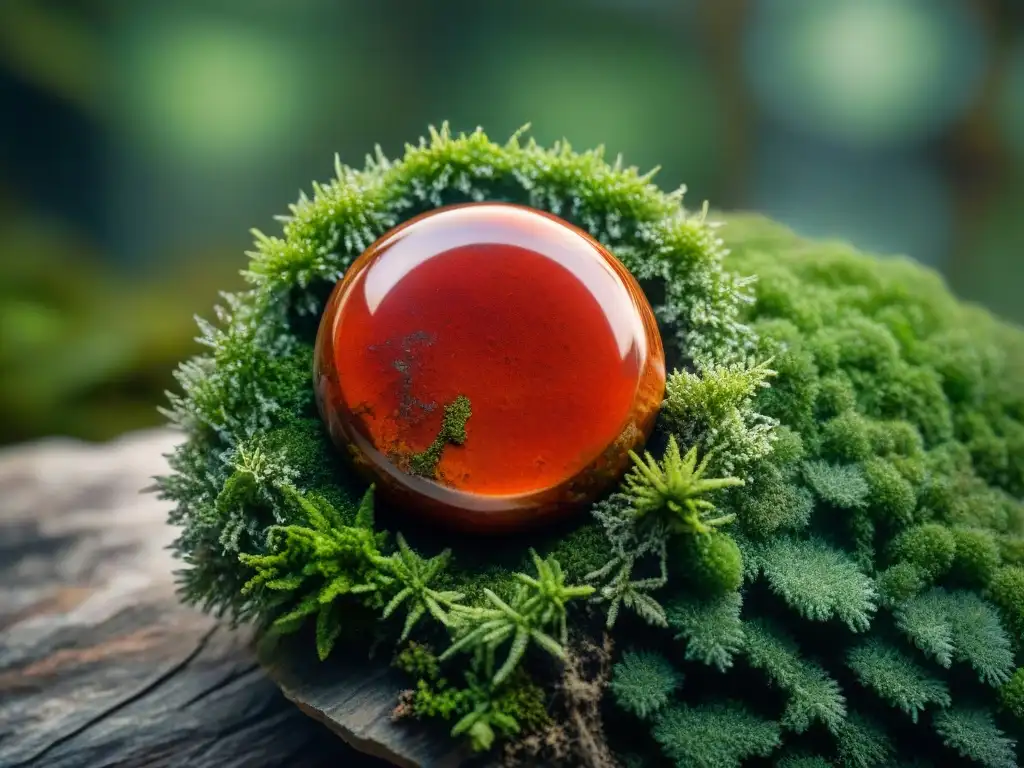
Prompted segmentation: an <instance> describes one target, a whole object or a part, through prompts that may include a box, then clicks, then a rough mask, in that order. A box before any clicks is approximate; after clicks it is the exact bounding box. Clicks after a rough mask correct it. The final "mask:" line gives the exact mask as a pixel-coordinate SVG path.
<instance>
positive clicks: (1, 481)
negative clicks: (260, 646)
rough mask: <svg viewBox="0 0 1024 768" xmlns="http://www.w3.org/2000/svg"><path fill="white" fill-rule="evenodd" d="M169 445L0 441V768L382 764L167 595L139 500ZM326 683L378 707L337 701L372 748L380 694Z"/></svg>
mask: <svg viewBox="0 0 1024 768" xmlns="http://www.w3.org/2000/svg"><path fill="white" fill-rule="evenodd" d="M176 439H178V438H177V436H176V435H175V434H173V433H171V432H168V431H163V430H158V431H152V432H144V433H138V434H134V435H130V436H127V437H125V438H122V439H120V440H118V441H115V442H113V443H109V444H105V445H101V446H93V445H87V444H83V443H76V442H72V441H65V440H50V441H44V442H41V443H38V444H33V445H29V446H18V447H14V448H8V449H5V450H3V451H0V767H2V768H28V766H46V767H47V768H65V767H67V768H71V767H76V766H88V767H89V768H92V767H93V766H172V765H173V766H185V765H187V766H190V767H192V766H195V767H198V768H203V767H204V766H210V767H211V768H213V767H214V766H216V767H217V768H232V767H234V766H239V767H241V766H297V767H299V768H304V767H307V766H327V765H332V766H334V765H344V766H352V768H357V767H359V768H368V767H369V766H378V765H382V763H380V762H379V761H377V760H373V759H370V758H363V757H362V756H360V755H358V754H357V753H355V752H353V751H352V750H350V749H349V748H348V747H346V746H345V744H344V743H343V742H342V741H341V740H339V739H338V738H337V737H336V736H335V735H334V734H332V733H331V731H329V730H328V729H326V728H324V727H322V726H321V725H320V724H319V723H317V722H316V720H315V719H313V718H310V717H306V716H305V715H304V714H303V713H302V712H301V711H300V710H299V708H297V707H295V706H294V705H293V704H291V703H290V702H289V701H288V700H287V699H286V698H285V696H283V695H282V694H281V692H280V691H279V690H278V688H277V686H276V685H275V684H274V682H273V681H272V680H270V679H269V678H268V677H267V676H266V674H265V673H264V672H263V671H262V670H261V668H260V666H259V665H258V663H257V661H256V659H255V654H254V650H253V643H252V637H251V633H250V632H249V631H247V630H244V629H243V630H238V631H232V630H230V629H229V628H228V627H226V626H224V625H222V624H219V623H218V622H217V621H216V620H214V619H213V618H211V617H209V616H206V615H203V614H201V613H199V612H196V611H194V610H192V609H189V608H187V607H185V606H182V605H181V604H180V603H179V602H178V600H177V598H176V596H175V593H174V583H173V576H172V572H173V569H174V568H175V562H174V561H173V559H172V558H171V556H170V554H169V552H168V551H167V549H166V547H167V545H168V543H169V542H170V540H171V539H172V538H173V535H174V531H173V530H172V529H171V528H170V527H169V526H168V525H167V524H166V514H167V507H166V505H165V504H164V503H162V502H160V501H158V500H157V499H156V498H155V497H154V496H153V495H152V494H145V495H143V494H140V489H142V488H143V487H145V486H147V485H149V484H150V483H151V477H152V476H153V475H156V474H159V473H162V472H164V471H166V465H165V462H164V459H163V458H162V454H164V453H166V452H167V451H169V450H170V449H171V448H172V446H173V445H174V441H175V440H176ZM364 666H365V665H364ZM378 671H380V670H379V669H378ZM332 680H334V681H335V683H336V684H337V686H338V689H336V690H337V692H338V693H337V695H336V696H335V699H336V700H337V701H349V702H358V701H364V702H370V701H375V702H379V703H380V707H376V708H375V709H373V710H372V712H371V711H370V710H367V711H362V710H360V709H359V708H358V707H354V708H353V707H349V708H347V709H345V710H344V717H345V718H355V719H353V720H347V721H346V723H345V725H344V727H343V729H342V733H343V734H344V733H350V734H351V735H353V737H358V738H353V740H354V741H355V742H356V743H357V746H361V747H363V748H369V747H371V746H373V745H372V743H371V742H373V740H374V739H376V738H378V737H381V734H382V732H381V730H380V728H378V727H375V726H374V725H373V724H372V722H371V721H372V720H373V718H376V717H378V716H380V714H381V707H382V706H383V700H384V698H385V697H386V695H390V690H389V691H388V692H387V693H386V694H385V693H383V692H381V691H376V692H374V691H372V690H370V689H372V686H374V685H375V684H376V683H375V680H376V678H374V677H373V676H372V675H371V676H370V677H359V678H352V679H349V678H346V677H345V673H344V671H343V670H341V669H339V670H337V671H336V673H335V676H334V677H333V678H332ZM353 686H354V687H353ZM302 690H304V689H303V688H302V685H301V684H297V685H296V687H295V688H294V689H293V690H292V694H293V695H294V692H295V691H299V692H301V691H302ZM360 691H361V692H360ZM321 703H322V704H323V711H329V712H331V713H338V714H339V715H340V714H341V710H338V709H337V708H336V707H335V708H332V706H333V705H328V704H327V703H326V702H325V701H323V700H321ZM375 706H376V705H375ZM332 716H333V714H332ZM336 730H337V727H336ZM384 735H386V729H385V732H384ZM360 739H362V741H359V740H360ZM384 753H386V751H385V752H383V753H381V754H384Z"/></svg>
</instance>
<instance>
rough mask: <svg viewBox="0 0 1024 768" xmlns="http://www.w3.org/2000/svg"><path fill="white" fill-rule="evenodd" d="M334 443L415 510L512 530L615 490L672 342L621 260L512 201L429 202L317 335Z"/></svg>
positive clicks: (348, 290) (341, 292)
mask: <svg viewBox="0 0 1024 768" xmlns="http://www.w3.org/2000/svg"><path fill="white" fill-rule="evenodd" d="M314 381H315V385H316V396H317V403H318V405H319V407H320V412H321V414H322V416H323V418H324V420H325V421H326V423H327V425H328V428H329V430H330V434H331V437H332V439H333V440H334V442H335V443H336V444H337V445H338V446H339V447H340V448H342V449H343V450H344V451H345V452H346V453H347V454H348V455H349V456H350V457H351V458H352V459H353V460H354V461H355V463H356V464H357V466H358V467H360V468H361V469H362V471H363V472H364V473H365V474H366V475H367V477H368V479H370V480H372V481H374V482H376V483H377V488H378V493H379V494H381V496H382V497H383V498H385V499H387V500H388V501H389V502H391V503H395V504H398V505H399V507H400V508H402V509H405V510H407V511H408V513H409V514H419V515H426V516H429V517H431V518H432V519H435V520H437V521H440V522H443V523H445V524H449V525H452V526H455V527H458V528H461V529H463V530H471V531H508V530H514V529H520V528H524V527H526V526H528V525H530V524H532V523H535V522H539V521H541V520H547V519H551V518H552V517H554V516H557V515H559V514H561V513H564V512H567V511H570V510H573V509H576V508H578V507H580V506H581V505H583V504H585V503H587V502H590V501H593V500H594V499H595V498H597V497H598V496H600V495H601V494H602V493H605V492H607V491H608V490H609V489H610V488H611V486H612V485H613V484H614V483H615V482H617V481H618V479H619V478H620V477H621V475H622V473H623V472H624V471H625V470H626V468H627V466H628V465H629V457H628V452H629V451H630V450H631V449H634V448H637V447H638V446H640V445H642V444H643V443H644V441H645V440H646V439H647V438H648V436H649V435H650V432H651V430H652V428H653V426H654V420H655V417H656V415H657V411H658V407H659V405H660V403H661V400H662V397H663V395H664V388H665V355H664V350H663V347H662V343H661V337H660V336H659V334H658V328H657V325H656V323H655V319H654V314H653V312H652V310H651V307H650V304H649V303H648V302H647V300H646V298H645V297H644V295H643V292H642V291H641V290H640V288H639V286H638V285H637V283H636V281H635V280H634V279H633V277H632V276H631V275H630V274H629V273H628V272H627V271H626V269H625V267H623V266H622V264H621V263H620V262H619V261H618V260H616V259H615V257H614V256H612V255H611V254H610V253H609V252H608V251H607V250H606V249H604V248H603V247H602V246H601V245H600V244H599V243H598V242H597V241H595V240H594V239H593V238H592V237H590V236H589V235H588V234H586V233H585V232H583V231H581V230H579V229H577V228H576V227H574V226H572V225H570V224H568V223H567V222H565V221H562V220H561V219H559V218H556V217H555V216H551V215H549V214H546V213H542V212H540V211H535V210H532V209H530V208H525V207H522V206H517V205H509V204H504V203H477V204H469V205H460V206H452V207H448V208H442V209H439V210H436V211H431V212H429V213H426V214H423V215H421V216H418V217H416V218H414V219H412V220H411V221H408V222H406V223H405V224H403V225H401V226H399V227H397V228H395V229H394V230H392V231H391V232H389V233H388V234H386V235H384V237H382V238H381V239H380V240H378V241H377V242H376V243H375V244H374V245H372V246H371V247H370V248H369V249H368V250H367V251H366V252H365V253H364V254H362V256H360V258H359V259H357V260H356V262H355V263H354V264H353V265H352V267H351V268H350V269H349V271H348V273H347V274H346V275H345V277H344V278H343V279H342V280H341V281H340V282H339V283H338V285H337V286H335V288H334V292H333V293H332V294H331V297H330V300H329V301H328V303H327V307H326V309H325V311H324V315H323V319H322V320H321V323H320V330H319V334H318V336H317V342H316V362H315V370H314Z"/></svg>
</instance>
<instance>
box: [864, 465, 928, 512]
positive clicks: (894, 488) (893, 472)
mask: <svg viewBox="0 0 1024 768" xmlns="http://www.w3.org/2000/svg"><path fill="white" fill-rule="evenodd" d="M863 467H864V479H865V480H867V483H868V488H869V489H870V490H869V493H868V498H869V500H870V501H869V504H870V507H871V509H872V511H873V513H874V515H875V517H876V518H877V519H878V520H879V521H882V522H885V523H887V524H889V525H892V526H895V527H904V526H907V525H910V524H911V523H912V522H913V520H914V510H915V508H916V507H917V494H915V493H914V488H913V486H911V485H910V483H908V482H907V481H906V479H904V477H903V475H901V474H900V472H899V470H898V469H897V468H896V467H895V466H893V464H892V462H889V461H886V460H884V459H877V458H876V459H869V460H868V461H866V462H864V465H863Z"/></svg>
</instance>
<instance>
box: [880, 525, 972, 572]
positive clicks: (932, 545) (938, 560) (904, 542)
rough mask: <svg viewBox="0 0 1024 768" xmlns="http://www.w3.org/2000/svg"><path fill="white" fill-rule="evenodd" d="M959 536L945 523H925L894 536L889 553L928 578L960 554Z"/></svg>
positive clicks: (947, 567)
mask: <svg viewBox="0 0 1024 768" xmlns="http://www.w3.org/2000/svg"><path fill="white" fill-rule="evenodd" d="M957 542H958V539H957V538H956V537H955V536H954V534H953V533H952V532H951V531H950V530H949V529H948V528H946V527H945V526H942V525H938V524H936V523H926V524H924V525H917V526H914V527H913V528H909V529H907V530H906V531H904V532H903V533H901V534H900V535H899V536H897V537H896V539H894V540H893V542H892V545H891V546H890V548H889V553H890V556H891V557H892V558H893V559H894V560H896V561H897V562H901V563H906V564H907V565H910V566H913V567H914V568H916V569H917V571H918V572H920V573H921V574H923V575H924V576H925V577H926V578H927V579H928V581H929V582H935V580H936V579H938V578H939V577H940V576H942V575H944V574H945V573H946V571H948V570H949V568H950V566H951V565H952V564H953V559H954V558H955V557H956V556H957V555H958V554H959V553H958V551H957Z"/></svg>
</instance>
